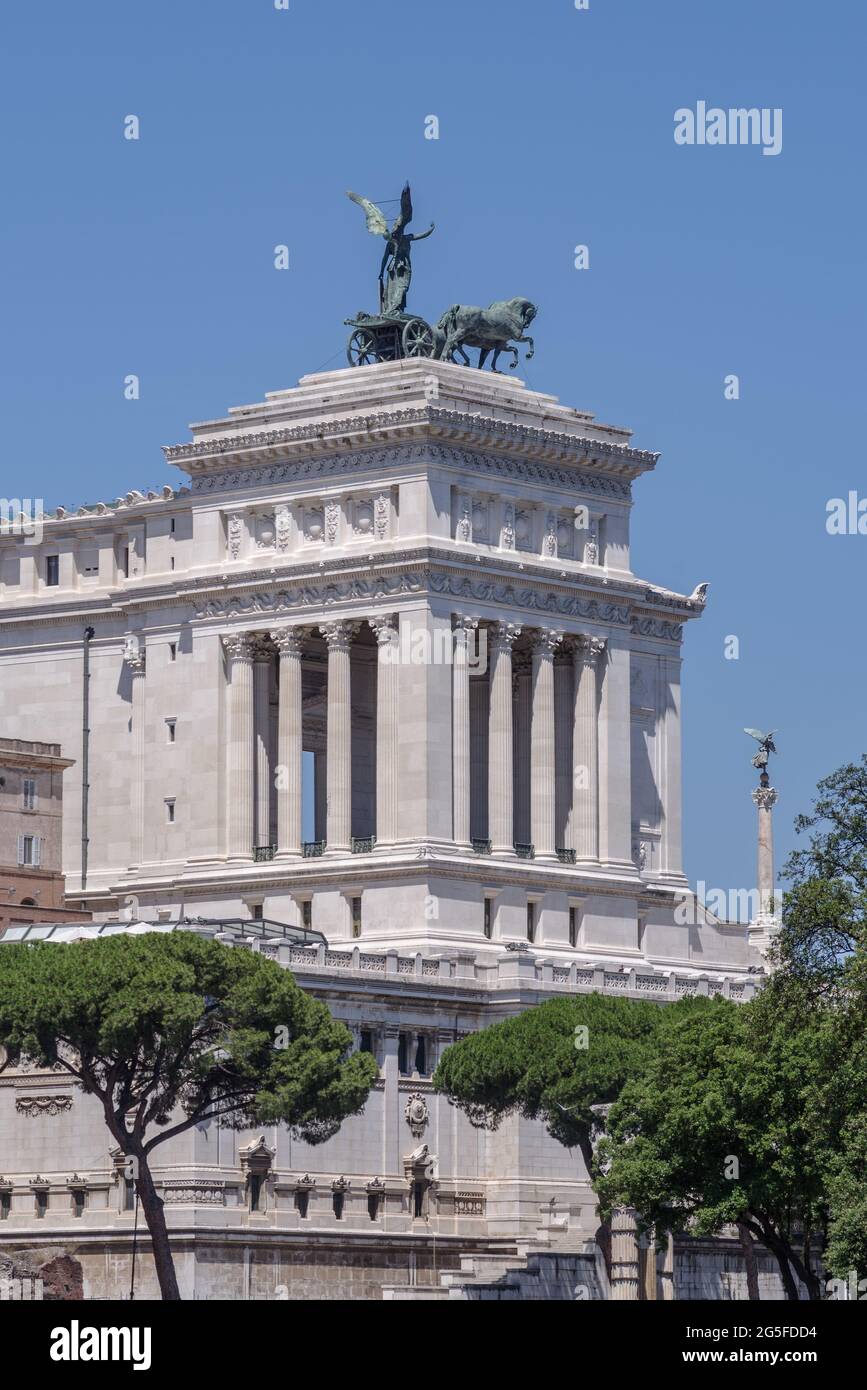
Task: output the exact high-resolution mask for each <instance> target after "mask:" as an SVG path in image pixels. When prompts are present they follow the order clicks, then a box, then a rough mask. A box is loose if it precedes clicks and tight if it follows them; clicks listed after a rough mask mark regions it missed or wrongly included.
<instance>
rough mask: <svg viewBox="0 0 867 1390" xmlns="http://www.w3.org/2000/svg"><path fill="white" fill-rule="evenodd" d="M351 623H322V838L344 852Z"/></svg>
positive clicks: (348, 813) (348, 810) (348, 812)
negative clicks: (324, 792)
mask: <svg viewBox="0 0 867 1390" xmlns="http://www.w3.org/2000/svg"><path fill="white" fill-rule="evenodd" d="M354 629H355V624H354V623H348V622H333V623H323V624H322V625H321V632H322V635H323V637H324V638H325V641H326V644H327V647H328V713H327V738H328V758H327V765H326V766H327V779H328V792H327V797H328V804H327V810H326V830H325V838H326V840H327V842H328V849H329V851H333V852H337V853H346V852H347V851H348V850H349V849H350V848H351V843H352V840H351V836H352V681H351V676H350V669H351V663H350V652H351V647H352V635H353V632H354Z"/></svg>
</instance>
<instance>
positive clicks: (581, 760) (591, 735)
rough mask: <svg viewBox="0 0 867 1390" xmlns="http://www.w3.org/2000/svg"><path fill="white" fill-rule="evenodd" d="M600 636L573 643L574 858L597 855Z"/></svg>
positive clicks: (602, 643) (595, 857) (601, 650)
mask: <svg viewBox="0 0 867 1390" xmlns="http://www.w3.org/2000/svg"><path fill="white" fill-rule="evenodd" d="M604 650H605V641H604V639H603V638H600V637H581V638H580V639H579V641H578V642H577V643H576V645H575V656H574V665H575V722H574V726H573V732H572V762H573V778H572V845H573V848H574V850H575V857H576V859H584V860H586V859H598V858H599V751H598V742H599V732H598V727H597V721H598V712H597V710H598V707H597V670H598V663H599V657H600V656H601V654H602V652H603V651H604Z"/></svg>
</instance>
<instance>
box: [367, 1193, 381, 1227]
mask: <svg viewBox="0 0 867 1390" xmlns="http://www.w3.org/2000/svg"><path fill="white" fill-rule="evenodd" d="M381 1200H382V1193H381V1192H368V1194H367V1214H368V1216H369V1217H370V1219H371V1221H378V1220H379V1203H380V1201H381Z"/></svg>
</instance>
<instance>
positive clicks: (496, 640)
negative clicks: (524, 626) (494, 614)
mask: <svg viewBox="0 0 867 1390" xmlns="http://www.w3.org/2000/svg"><path fill="white" fill-rule="evenodd" d="M489 632H490V642H491V647H492V649H493V650H494V651H511V649H512V647H513V646H514V645H515V643H516V642H517V640H518V638H519V637H520V635H521V627H520V624H519V623H493V624H492V626H491V627H490V629H489Z"/></svg>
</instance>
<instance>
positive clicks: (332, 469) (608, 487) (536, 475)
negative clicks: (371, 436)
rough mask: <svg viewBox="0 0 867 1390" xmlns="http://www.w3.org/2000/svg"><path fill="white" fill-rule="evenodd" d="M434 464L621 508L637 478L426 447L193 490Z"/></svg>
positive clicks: (249, 472)
mask: <svg viewBox="0 0 867 1390" xmlns="http://www.w3.org/2000/svg"><path fill="white" fill-rule="evenodd" d="M610 447H611V448H615V447H616V448H625V447H626V446H625V445H616V446H615V445H611V446H610ZM432 463H433V464H442V465H444V466H445V467H450V468H458V469H461V470H463V471H467V470H468V471H470V472H474V473H478V474H487V475H490V476H497V477H508V478H514V479H515V480H516V481H519V482H528V483H536V484H540V485H542V486H544V487H555V488H569V489H570V490H572V489H574V490H578V491H583V492H588V493H592V494H594V495H596V496H605V497H610V498H612V499H614V500H616V501H621V502H631V499H632V490H631V486H630V479H631V478H632V477H633V476H635V475H634V473H629V474H627V475H626V477H619V476H614V474H615V472H620V471H622V470H608V471H605V470H602V471H600V472H598V473H595V472H586V471H582V470H581V469H578V468H557V467H555V466H553V464H552V463H549V462H545V461H542V462H539V461H531V460H529V459H527V458H526V457H525V456H524V455H523V454H522V455H521V456H519V457H512V456H510V455H508V454H505V455H503V454H491V453H485V452H482V451H481V450H474V449H467V448H457V447H449V446H444V445H442V444H436V443H427V444H410V445H409V446H407V445H403V446H401V445H399V444H397V445H392V446H391V447H389V448H382V447H380V448H368V449H358V450H344V451H342V452H341V453H333V452H332V453H327V454H316V455H314V456H313V457H310V455H309V453H308V454H307V456H306V457H304V458H302V459H298V460H296V461H291V460H289V461H287V460H285V459H284V460H281V461H280V462H275V463H268V464H266V465H264V466H260V467H247V468H243V469H240V470H238V469H234V470H232V471H231V472H208V473H205V474H202V475H197V474H194V475H193V482H192V488H193V493H194V495H195V496H197V497H201V496H202V494H204V493H209V492H221V491H232V492H237V491H239V490H241V489H243V488H250V487H265V486H275V485H277V484H279V483H290V482H301V481H304V480H305V479H309V478H314V479H317V480H319V479H322V478H327V477H331V476H335V475H341V476H345V475H346V474H351V473H367V474H369V473H371V471H372V470H374V469H383V468H393V467H396V466H400V465H403V466H407V465H412V464H428V465H430V464H432Z"/></svg>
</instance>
